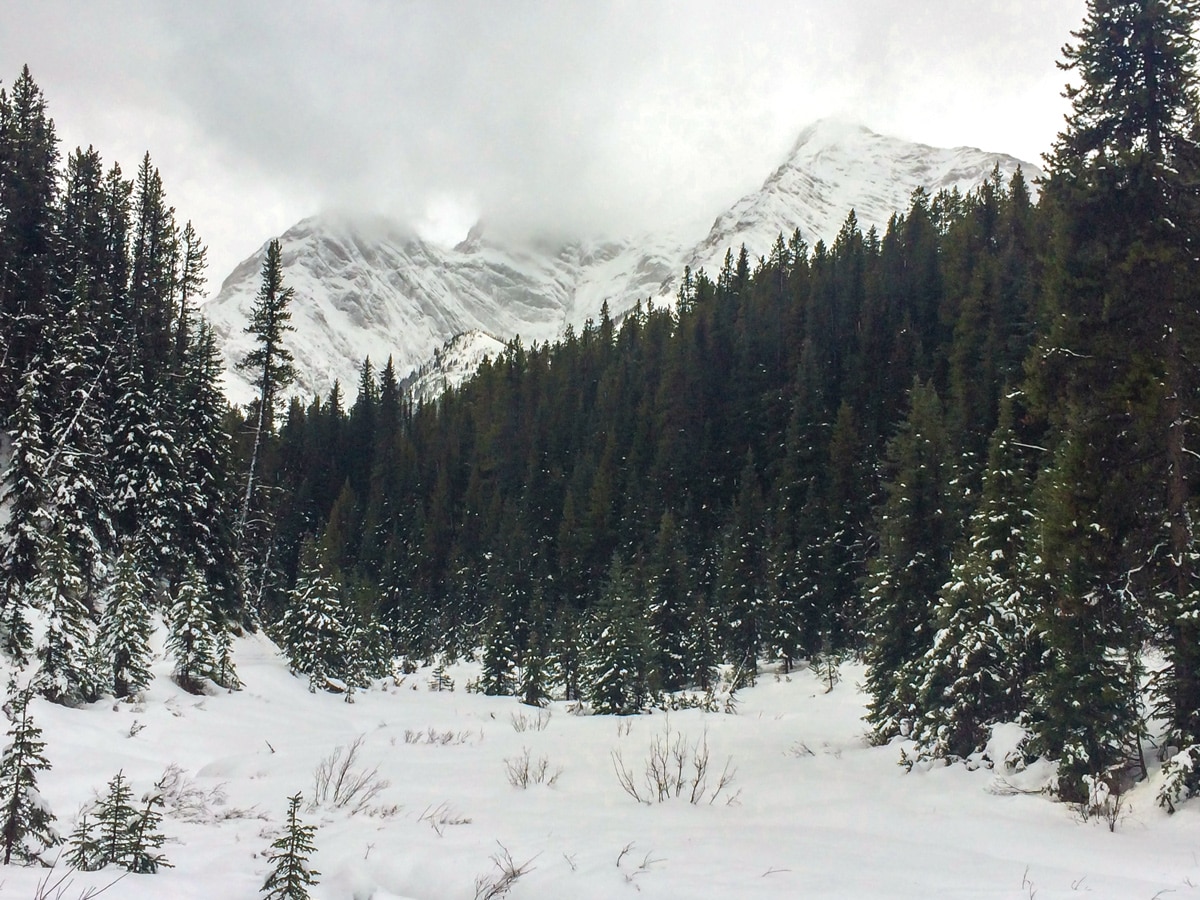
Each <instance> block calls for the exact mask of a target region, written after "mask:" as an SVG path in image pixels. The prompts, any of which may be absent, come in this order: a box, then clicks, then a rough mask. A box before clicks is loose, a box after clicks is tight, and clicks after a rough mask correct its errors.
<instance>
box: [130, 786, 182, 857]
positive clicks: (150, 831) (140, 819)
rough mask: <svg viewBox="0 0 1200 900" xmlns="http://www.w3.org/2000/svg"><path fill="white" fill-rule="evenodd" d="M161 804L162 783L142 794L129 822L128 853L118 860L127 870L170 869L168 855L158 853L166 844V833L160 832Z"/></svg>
mask: <svg viewBox="0 0 1200 900" xmlns="http://www.w3.org/2000/svg"><path fill="white" fill-rule="evenodd" d="M162 807H163V795H162V785H161V784H156V785H154V787H153V789H151V790H150V791H148V792H147V793H146V794H145V795H144V796H143V797H142V808H141V809H140V810H138V811H137V812H136V814H135V816H134V818H133V819H132V821H131V822H130V842H129V855H128V856H127V857H126V858H125V859H124V860H122V861H121V862H122V864H123V865H124V866H125V868H126V869H127V870H128V871H130V872H135V873H137V874H139V875H153V874H154V873H155V872H157V871H158V870H159V869H160V868H163V867H166V868H171V864H170V863H169V862H167V858H166V857H165V856H164V855H163V854H162V853H160V852H159V850H160V849H161V847H162V845H163V844H164V843H166V835H164V834H163V833H162V832H161V831H159V826H160V825H161V824H162V813H161V812H159V810H160V809H162Z"/></svg>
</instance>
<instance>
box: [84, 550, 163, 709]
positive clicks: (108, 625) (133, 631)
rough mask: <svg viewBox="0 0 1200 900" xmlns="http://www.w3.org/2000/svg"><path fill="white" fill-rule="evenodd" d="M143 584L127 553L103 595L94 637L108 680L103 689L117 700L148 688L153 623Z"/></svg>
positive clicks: (133, 557)
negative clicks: (103, 598)
mask: <svg viewBox="0 0 1200 900" xmlns="http://www.w3.org/2000/svg"><path fill="white" fill-rule="evenodd" d="M147 592H148V589H147V586H146V584H145V580H144V579H143V577H142V574H141V572H139V571H138V561H137V558H136V557H135V556H134V554H133V553H132V552H130V551H129V549H126V550H124V551H122V553H121V555H120V556H119V557H118V558H117V562H116V566H115V569H114V571H113V575H112V581H111V583H110V584H109V586H108V590H107V591H106V592H105V594H106V597H105V606H104V612H103V613H102V614H101V616H100V627H99V630H98V632H97V635H96V643H97V644H98V645H99V650H100V655H101V657H102V658H103V659H104V662H105V665H106V668H107V672H108V675H109V677H108V678H106V679H104V681H105V683H104V684H103V687H105V688H107V689H109V690H111V691H112V692H113V696H114V697H116V698H117V699H121V698H123V697H129V696H131V695H134V694H138V693H140V692H141V691H143V690H145V689H146V688H147V687H149V686H150V682H151V680H152V678H153V676H152V675H151V674H150V660H151V658H152V656H153V654H152V652H151V650H150V635H151V633H152V632H153V622H152V620H151V618H150V607H149V605H148V604H147V603H146V594H147Z"/></svg>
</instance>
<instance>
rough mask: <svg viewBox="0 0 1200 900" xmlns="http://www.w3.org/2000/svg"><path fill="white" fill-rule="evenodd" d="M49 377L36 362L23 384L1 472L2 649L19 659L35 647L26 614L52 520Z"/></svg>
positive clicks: (10, 425) (0, 583)
mask: <svg viewBox="0 0 1200 900" xmlns="http://www.w3.org/2000/svg"><path fill="white" fill-rule="evenodd" d="M45 375H46V372H45V371H44V370H43V368H42V366H41V365H39V364H37V363H36V362H35V363H34V364H32V365H30V366H29V368H28V370H27V372H26V375H25V378H24V379H23V380H22V382H21V387H20V390H19V392H18V395H17V408H16V412H15V413H14V414H13V415H12V416H11V418H10V419H9V420H8V434H9V441H10V454H9V460H8V465H7V467H6V468H5V470H4V473H3V475H2V476H0V507H3V508H5V510H6V512H7V516H6V517H5V522H4V523H3V526H2V528H3V530H2V531H0V539H2V541H3V543H2V544H0V578H2V580H0V600H2V601H3V616H4V622H3V628H4V650H5V652H6V653H8V655H9V656H10V657H12V658H13V659H14V660H16V661H18V662H23V661H24V660H25V659H26V658H27V656H28V653H29V652H30V651H31V650H32V649H33V647H32V641H33V637H32V634H31V632H30V630H29V624H28V621H27V618H26V615H25V606H26V604H27V602H28V599H29V598H28V594H27V588H28V586H29V585H30V583H31V582H32V581H33V579H34V578H35V577H36V575H37V573H38V565H39V561H38V548H39V547H40V546H41V544H42V540H43V538H42V536H43V534H44V533H45V530H46V529H47V527H48V525H49V520H50V518H51V510H50V498H49V497H47V496H46V487H47V480H48V479H47V469H48V463H49V457H50V450H51V448H50V445H49V435H48V434H47V433H46V427H45V402H46V401H45V380H44V376H45Z"/></svg>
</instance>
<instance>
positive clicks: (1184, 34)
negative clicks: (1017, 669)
mask: <svg viewBox="0 0 1200 900" xmlns="http://www.w3.org/2000/svg"><path fill="white" fill-rule="evenodd" d="M1197 21H1198V8H1197V6H1196V4H1195V3H1193V2H1190V0H1166V2H1155V3H1145V2H1134V0H1125V2H1113V3H1091V4H1089V8H1088V15H1087V18H1086V19H1085V21H1084V23H1083V26H1082V27H1081V28H1080V30H1079V31H1077V32H1075V35H1074V36H1075V38H1076V43H1074V44H1072V45H1070V46H1068V47H1067V48H1066V50H1065V53H1066V62H1065V64H1064V67H1065V68H1067V69H1069V70H1071V71H1072V72H1073V73H1074V75H1075V76H1076V78H1077V79H1078V82H1077V83H1076V85H1075V86H1074V87H1072V88H1070V89H1069V90H1068V92H1067V96H1068V97H1069V98H1070V100H1071V103H1072V110H1071V114H1070V115H1069V116H1068V118H1067V127H1066V129H1065V130H1064V132H1063V133H1062V134H1060V135H1059V138H1058V141H1057V142H1056V145H1055V151H1054V154H1053V155H1052V156H1051V157H1050V159H1049V164H1050V179H1049V180H1048V182H1047V184H1046V187H1045V196H1044V199H1043V206H1044V207H1045V216H1046V217H1047V221H1048V223H1049V228H1050V234H1051V239H1050V241H1049V245H1048V250H1049V252H1048V254H1047V267H1046V277H1045V280H1044V283H1045V300H1044V306H1043V309H1042V310H1041V311H1040V313H1041V316H1042V321H1043V322H1044V333H1043V335H1042V337H1041V339H1040V340H1039V342H1038V343H1037V346H1036V347H1035V350H1034V352H1033V353H1032V354H1031V355H1030V358H1029V361H1028V364H1027V370H1028V372H1029V379H1028V392H1029V395H1030V397H1031V400H1032V401H1033V403H1032V407H1033V410H1034V412H1035V414H1037V415H1038V416H1039V417H1040V418H1041V420H1042V422H1043V423H1044V427H1045V430H1046V437H1045V438H1044V439H1043V440H1044V443H1045V445H1046V446H1047V447H1049V448H1050V449H1051V450H1052V451H1053V454H1052V456H1051V457H1050V458H1049V459H1047V461H1046V466H1045V467H1044V469H1043V470H1042V472H1041V473H1040V476H1039V490H1038V498H1039V505H1040V509H1039V513H1040V518H1041V520H1042V543H1043V547H1044V549H1043V565H1044V567H1045V578H1046V582H1045V586H1046V590H1047V599H1046V602H1045V605H1044V608H1043V615H1042V616H1041V618H1040V621H1039V625H1040V627H1041V629H1042V634H1043V639H1044V640H1045V642H1046V646H1047V654H1048V655H1047V665H1046V667H1045V669H1044V671H1042V672H1040V673H1039V674H1038V677H1037V679H1036V680H1035V690H1034V697H1033V700H1034V713H1035V723H1036V725H1035V728H1036V737H1037V741H1036V747H1037V749H1038V750H1040V751H1041V752H1044V753H1046V754H1048V755H1050V756H1052V757H1055V758H1058V759H1060V761H1061V766H1060V792H1061V793H1062V794H1063V795H1064V796H1078V795H1079V794H1080V793H1081V792H1082V791H1083V789H1084V780H1085V779H1087V778H1096V777H1102V776H1108V775H1109V774H1110V773H1114V772H1115V773H1117V774H1118V775H1123V774H1124V772H1126V771H1132V772H1134V773H1135V774H1136V773H1137V772H1138V771H1139V769H1140V767H1141V763H1140V757H1141V753H1140V748H1139V747H1138V746H1137V742H1138V741H1139V739H1140V736H1141V730H1142V727H1143V726H1142V711H1141V708H1140V707H1141V701H1142V697H1141V695H1140V694H1141V688H1140V664H1139V655H1140V652H1141V650H1142V647H1143V645H1144V644H1145V643H1146V641H1147V640H1155V642H1156V643H1158V645H1159V646H1160V647H1162V649H1163V651H1164V653H1165V655H1166V657H1167V663H1168V667H1167V670H1166V671H1165V672H1164V673H1163V675H1162V677H1161V678H1160V679H1159V680H1158V681H1157V683H1156V691H1155V694H1156V697H1155V699H1156V700H1157V701H1158V706H1159V709H1160V711H1161V713H1162V714H1163V715H1164V716H1165V717H1166V719H1167V720H1168V723H1169V730H1170V732H1171V734H1172V738H1173V740H1175V741H1177V742H1178V745H1180V746H1183V745H1188V744H1192V743H1195V742H1197V741H1200V651H1197V646H1198V643H1197V640H1196V638H1197V636H1198V635H1197V631H1196V626H1195V622H1196V616H1195V612H1196V609H1197V606H1196V602H1197V597H1198V592H1197V585H1196V572H1195V559H1196V548H1195V541H1194V536H1193V533H1192V527H1191V521H1192V518H1193V515H1194V508H1193V507H1194V502H1193V499H1192V495H1193V488H1192V481H1193V479H1194V470H1195V462H1194V457H1193V455H1192V452H1191V450H1189V445H1190V444H1191V443H1193V442H1194V441H1193V431H1194V424H1193V423H1194V422H1195V421H1196V409H1195V398H1196V396H1197V393H1196V389H1197V385H1198V384H1200V379H1198V377H1197V375H1198V373H1197V371H1196V362H1195V361H1196V359H1197V354H1196V348H1197V347H1198V346H1200V322H1197V319H1196V315H1195V294H1194V285H1195V284H1196V282H1197V278H1198V277H1200V268H1198V267H1197V263H1196V258H1197V254H1196V251H1195V247H1194V243H1195V235H1196V234H1197V229H1198V228H1200V215H1198V213H1200V197H1198V195H1197V188H1196V185H1197V180H1196V173H1197V172H1198V171H1200V148H1198V147H1197V144H1196V137H1195V136H1196V133H1197V131H1196V118H1195V117H1196V108H1197V96H1196V53H1195V45H1194V42H1193V38H1192V35H1193V34H1194V32H1195V29H1196V25H1197ZM1080 697H1088V698H1089V701H1088V703H1087V704H1086V709H1081V708H1080V705H1079V702H1078V701H1079V698H1080Z"/></svg>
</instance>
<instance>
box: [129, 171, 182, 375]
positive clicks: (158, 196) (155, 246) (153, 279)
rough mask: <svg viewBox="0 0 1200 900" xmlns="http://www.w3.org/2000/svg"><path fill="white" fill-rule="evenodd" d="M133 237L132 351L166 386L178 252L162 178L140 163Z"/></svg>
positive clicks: (131, 281) (172, 217)
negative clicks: (134, 338)
mask: <svg viewBox="0 0 1200 900" xmlns="http://www.w3.org/2000/svg"><path fill="white" fill-rule="evenodd" d="M133 209H134V213H135V215H134V222H133V235H132V241H131V248H130V250H131V257H132V259H131V277H130V281H129V303H130V309H131V312H132V324H133V327H134V334H135V335H136V350H135V351H134V352H135V353H136V355H137V358H138V360H139V362H140V364H141V368H142V369H143V370H144V371H145V373H146V380H147V381H148V382H149V383H150V384H154V385H158V384H165V383H166V376H167V375H168V374H169V371H170V369H169V367H170V363H171V352H172V349H173V344H174V341H173V338H172V333H171V332H172V324H173V322H174V313H175V310H174V309H173V303H174V299H175V287H176V279H177V264H178V254H179V246H178V243H177V235H176V229H175V210H174V209H172V208H171V207H170V206H168V205H167V201H166V193H165V191H164V190H163V183H162V177H161V176H160V175H159V172H158V169H157V168H155V167H154V166H153V165H152V164H151V162H150V154H149V153H147V154H145V156H143V157H142V164H141V166H139V167H138V172H137V177H136V179H135V181H134V189H133Z"/></svg>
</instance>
